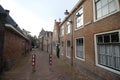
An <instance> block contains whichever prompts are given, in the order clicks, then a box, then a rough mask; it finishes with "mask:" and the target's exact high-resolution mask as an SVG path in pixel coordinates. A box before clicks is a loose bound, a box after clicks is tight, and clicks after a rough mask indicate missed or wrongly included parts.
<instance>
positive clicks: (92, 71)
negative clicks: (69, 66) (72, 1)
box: [60, 0, 120, 80]
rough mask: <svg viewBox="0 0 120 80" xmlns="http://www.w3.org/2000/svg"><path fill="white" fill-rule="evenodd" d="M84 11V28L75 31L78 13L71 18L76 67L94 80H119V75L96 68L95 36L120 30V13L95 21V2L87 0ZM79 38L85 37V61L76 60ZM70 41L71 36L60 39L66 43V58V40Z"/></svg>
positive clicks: (68, 60)
mask: <svg viewBox="0 0 120 80" xmlns="http://www.w3.org/2000/svg"><path fill="white" fill-rule="evenodd" d="M78 9H79V7H78ZM78 9H77V10H78ZM83 11H84V13H83V14H84V15H83V17H84V19H83V20H84V28H81V29H78V30H74V28H75V23H74V14H75V12H76V11H75V12H73V13H72V14H71V16H70V18H71V20H72V21H73V23H72V26H73V56H72V57H74V59H73V60H74V61H73V63H74V67H75V68H76V69H77V70H80V71H82V72H84V73H85V74H87V75H88V76H90V77H91V78H93V80H119V79H120V76H119V75H118V74H116V73H113V72H111V71H109V70H106V69H103V68H100V67H98V66H96V63H95V46H94V45H95V41H94V35H95V34H97V33H102V32H108V31H113V30H119V29H120V22H119V21H120V12H117V13H115V14H113V15H111V16H108V17H106V18H104V19H101V20H99V21H94V13H93V12H94V11H93V0H86V1H85V2H84V3H83ZM65 23H66V22H65ZM88 23H89V24H88ZM64 25H66V24H64ZM65 28H66V26H65ZM65 31H66V30H65ZM65 33H66V32H65ZM79 37H84V42H85V43H84V44H85V45H84V46H85V48H84V50H85V53H84V54H85V61H82V60H79V59H76V58H75V39H76V38H79ZM68 39H70V35H65V36H64V37H60V41H64V45H65V46H64V48H65V50H64V52H65V54H64V57H65V56H66V40H68ZM70 40H71V39H70ZM66 59H67V60H66V61H67V63H70V59H68V58H66Z"/></svg>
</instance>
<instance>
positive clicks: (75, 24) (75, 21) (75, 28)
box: [74, 5, 84, 31]
mask: <svg viewBox="0 0 120 80" xmlns="http://www.w3.org/2000/svg"><path fill="white" fill-rule="evenodd" d="M81 9H82V10H83V9H84V7H83V5H82V6H80V8H79V9H78V10H77V11H76V12H75V13H74V26H75V27H74V30H75V31H76V30H79V29H82V28H84V10H83V11H82V12H83V13H82V15H83V17H82V18H83V20H82V21H83V22H82V23H83V24H82V25H81V26H79V27H77V16H76V14H77V13H78V12H79V11H80V10H81Z"/></svg>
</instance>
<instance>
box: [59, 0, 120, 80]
mask: <svg viewBox="0 0 120 80" xmlns="http://www.w3.org/2000/svg"><path fill="white" fill-rule="evenodd" d="M119 21H120V1H119V0H79V1H78V3H77V4H76V5H75V6H74V8H73V9H72V10H71V12H69V14H68V15H67V16H66V18H65V19H64V20H63V21H62V22H61V23H60V24H59V25H58V26H59V29H60V35H59V38H60V54H61V57H64V58H65V60H66V61H67V62H68V63H69V64H71V65H73V66H75V68H76V69H77V70H80V71H82V72H84V73H85V74H87V75H89V76H90V77H91V78H92V79H94V80H119V79H120V23H119ZM109 75H110V76H109Z"/></svg>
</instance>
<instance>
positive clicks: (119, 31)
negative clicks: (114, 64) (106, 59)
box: [94, 29, 120, 74]
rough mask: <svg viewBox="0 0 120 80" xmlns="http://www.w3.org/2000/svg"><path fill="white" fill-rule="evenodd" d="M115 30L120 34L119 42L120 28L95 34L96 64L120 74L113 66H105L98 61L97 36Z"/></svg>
mask: <svg viewBox="0 0 120 80" xmlns="http://www.w3.org/2000/svg"><path fill="white" fill-rule="evenodd" d="M114 32H118V34H119V42H120V29H119V30H114V31H108V32H102V33H97V34H95V35H94V46H95V64H96V66H98V67H101V68H103V69H106V70H108V71H111V72H114V73H116V74H120V71H118V70H115V69H112V68H110V67H107V66H104V65H102V64H99V62H98V50H97V36H98V35H104V34H109V33H114ZM112 44H114V43H112Z"/></svg>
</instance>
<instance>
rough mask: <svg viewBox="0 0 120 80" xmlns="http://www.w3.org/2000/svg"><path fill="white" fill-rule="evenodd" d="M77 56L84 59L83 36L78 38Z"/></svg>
mask: <svg viewBox="0 0 120 80" xmlns="http://www.w3.org/2000/svg"><path fill="white" fill-rule="evenodd" d="M75 51H76V58H79V59H84V49H83V38H78V39H76V50H75Z"/></svg>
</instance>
